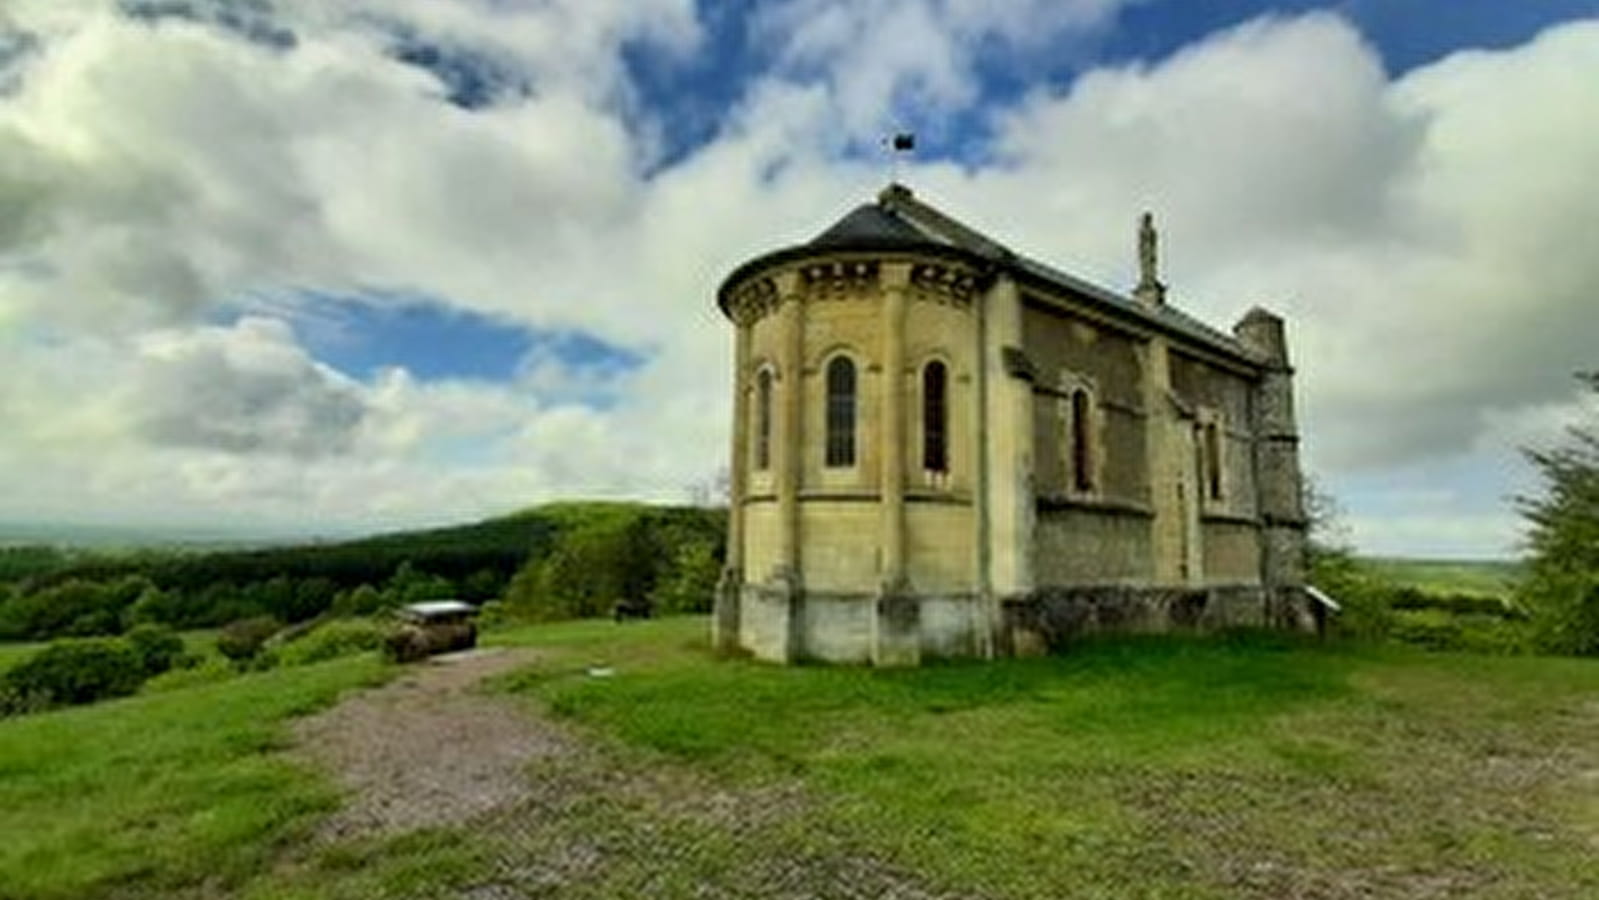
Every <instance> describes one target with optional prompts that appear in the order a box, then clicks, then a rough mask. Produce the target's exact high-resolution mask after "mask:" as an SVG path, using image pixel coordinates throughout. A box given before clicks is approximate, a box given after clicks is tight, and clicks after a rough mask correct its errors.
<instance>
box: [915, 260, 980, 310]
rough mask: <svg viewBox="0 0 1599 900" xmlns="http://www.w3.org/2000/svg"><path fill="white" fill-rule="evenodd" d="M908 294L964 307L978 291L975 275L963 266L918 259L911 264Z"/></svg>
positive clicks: (967, 306)
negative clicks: (909, 291)
mask: <svg viewBox="0 0 1599 900" xmlns="http://www.w3.org/2000/svg"><path fill="white" fill-rule="evenodd" d="M910 284H911V297H912V298H913V299H916V300H927V301H931V302H934V303H943V304H947V305H949V306H953V307H955V308H956V309H959V310H963V311H967V310H970V309H971V308H972V299H973V298H974V297H976V296H977V293H978V275H977V273H976V272H974V271H972V270H971V269H969V268H967V267H965V266H954V265H946V264H944V263H932V262H919V263H913V264H912V265H911V275H910Z"/></svg>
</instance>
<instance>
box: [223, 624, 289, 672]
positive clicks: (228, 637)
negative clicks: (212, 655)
mask: <svg viewBox="0 0 1599 900" xmlns="http://www.w3.org/2000/svg"><path fill="white" fill-rule="evenodd" d="M278 627H279V626H278V620H277V619H274V618H272V617H271V616H256V617H254V618H250V619H240V620H239V621H237V622H231V623H229V624H227V625H225V626H223V628H222V631H221V632H219V633H218V634H217V652H219V653H221V654H222V655H223V656H226V657H227V658H228V659H231V660H233V661H234V662H235V663H237V664H239V665H240V666H243V665H244V664H245V663H248V662H249V661H250V660H252V659H254V658H255V656H256V654H257V653H260V652H261V646H262V645H263V644H265V643H266V642H267V639H268V638H270V637H272V635H274V634H276V633H277V631H278Z"/></svg>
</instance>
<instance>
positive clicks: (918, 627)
mask: <svg viewBox="0 0 1599 900" xmlns="http://www.w3.org/2000/svg"><path fill="white" fill-rule="evenodd" d="M1301 593H1302V592H1301V591H1297V590H1294V589H1280V590H1277V591H1274V592H1271V591H1266V590H1264V589H1262V588H1260V587H1259V586H1256V585H1238V586H1215V587H1207V588H1168V587H1160V588H1157V587H1107V586H1084V587H1048V588H1041V589H1039V590H1036V591H1034V592H1032V593H1030V594H1027V595H1025V596H1022V597H1015V598H1009V599H1006V600H1004V601H1003V602H1001V603H1000V604H999V606H998V613H999V614H998V617H997V620H994V621H992V622H991V620H990V616H989V613H988V610H989V609H990V604H989V603H988V602H986V601H985V600H984V599H983V598H982V597H980V596H978V595H975V594H946V595H917V594H910V593H902V592H897V591H894V590H890V589H884V590H881V591H879V592H877V593H872V594H867V593H841V592H822V591H805V590H801V589H799V588H798V587H797V586H796V585H794V584H793V583H792V582H789V581H777V582H774V583H769V584H760V585H749V584H746V585H740V586H738V588H737V598H738V611H737V614H736V615H726V614H719V615H718V616H717V625H718V627H719V631H720V634H719V636H723V637H724V639H725V635H727V632H726V631H725V630H720V629H726V628H727V626H730V625H734V623H736V628H737V638H738V646H739V647H741V648H743V649H745V650H748V651H749V652H750V653H751V654H753V655H754V656H755V657H756V658H758V659H764V660H768V661H771V662H781V663H793V662H802V661H810V660H815V661H822V662H830V663H856V664H872V665H879V666H914V665H918V664H920V663H921V662H923V661H924V660H930V659H949V658H961V657H977V656H982V655H984V653H985V652H988V651H989V648H992V652H994V653H997V654H1000V655H1017V656H1027V655H1033V654H1037V653H1046V652H1050V651H1054V650H1059V649H1061V648H1063V647H1065V646H1066V645H1068V644H1069V643H1071V641H1072V640H1074V639H1077V638H1080V637H1084V636H1087V635H1091V634H1099V633H1109V632H1164V631H1176V630H1185V629H1196V630H1212V629H1219V628H1238V627H1276V628H1286V629H1289V630H1313V628H1314V623H1313V620H1311V619H1310V618H1309V616H1308V613H1307V614H1306V615H1303V616H1302V615H1299V614H1298V613H1297V612H1295V611H1296V610H1299V609H1300V608H1301V607H1305V608H1306V609H1307V610H1308V607H1307V606H1306V604H1305V603H1304V602H1303V600H1302V599H1301V598H1299V594H1301ZM720 612H721V610H719V613H720ZM991 630H992V632H993V633H990V632H991Z"/></svg>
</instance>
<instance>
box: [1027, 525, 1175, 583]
mask: <svg viewBox="0 0 1599 900" xmlns="http://www.w3.org/2000/svg"><path fill="white" fill-rule="evenodd" d="M1034 541H1035V542H1036V545H1037V552H1036V554H1035V556H1036V560H1037V562H1036V565H1037V572H1038V583H1039V584H1040V585H1055V586H1060V585H1102V584H1138V583H1144V582H1147V581H1148V580H1149V576H1150V572H1151V571H1152V569H1153V566H1154V563H1153V557H1152V553H1153V549H1152V547H1151V544H1150V532H1149V518H1148V517H1147V516H1142V515H1136V514H1129V513H1110V512H1104V511H1100V510H1093V509H1083V508H1068V509H1049V510H1043V511H1040V512H1039V514H1038V525H1037V532H1036V535H1035V537H1034Z"/></svg>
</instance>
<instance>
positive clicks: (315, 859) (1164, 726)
mask: <svg viewBox="0 0 1599 900" xmlns="http://www.w3.org/2000/svg"><path fill="white" fill-rule="evenodd" d="M705 630H706V623H705V621H704V620H703V619H700V618H692V619H670V620H664V621H655V622H648V623H639V624H629V625H627V626H622V627H618V626H616V625H613V624H611V623H609V622H580V623H570V624H562V625H551V626H539V627H527V628H517V629H513V630H507V631H498V632H490V633H489V634H488V635H486V642H487V643H491V644H507V645H524V646H532V647H536V648H538V650H539V653H538V654H537V657H536V661H535V662H534V663H533V665H531V666H530V667H529V668H526V669H523V670H520V671H517V672H513V673H510V674H508V675H505V676H502V677H501V678H499V679H498V680H497V681H496V682H495V683H494V684H493V685H491V688H492V689H494V690H498V691H501V692H504V693H506V694H508V695H509V696H510V697H511V698H513V699H518V698H519V699H520V700H521V701H523V702H526V703H528V704H530V705H531V706H533V707H535V708H539V709H543V710H546V711H553V712H554V713H555V714H556V715H557V716H559V717H561V718H563V719H565V720H566V721H567V722H569V723H570V724H571V725H572V726H573V727H575V728H576V729H577V730H578V732H579V733H580V734H584V735H587V736H588V737H589V738H590V739H591V740H592V741H593V742H594V744H593V745H592V746H590V747H589V748H588V749H586V750H584V751H583V752H581V753H578V754H576V755H574V756H572V757H569V758H565V759H554V760H542V761H538V762H535V763H533V764H532V768H530V770H529V777H531V778H534V779H537V780H540V781H541V782H545V783H550V784H555V783H561V782H564V783H567V784H568V785H569V787H568V789H566V790H564V791H556V792H555V794H553V795H551V796H552V797H553V798H554V799H552V800H551V801H550V802H549V803H547V804H546V805H542V806H540V805H535V806H533V807H529V808H527V809H525V810H521V811H513V812H511V813H507V814H505V815H504V816H502V817H500V818H497V819H495V820H493V821H492V822H487V823H479V824H476V825H473V826H470V827H464V828H454V829H435V830H430V831H424V832H420V833H417V834H413V835H408V836H401V837H397V838H388V839H365V840H358V841H349V842H345V843H340V844H335V845H333V846H330V847H311V846H309V845H307V844H306V843H305V842H304V841H303V840H302V839H303V838H304V837H305V836H306V835H307V834H308V833H309V831H310V829H311V828H312V827H314V825H315V823H316V822H317V821H318V820H319V818H320V817H321V815H323V814H325V813H326V812H327V811H328V810H330V809H331V808H332V806H333V804H334V803H335V802H336V801H335V795H334V793H333V792H332V791H331V790H330V787H329V784H328V782H327V781H326V780H325V779H323V778H320V777H318V776H317V775H316V774H315V773H312V772H308V771H306V770H304V769H302V768H298V767H296V766H294V765H292V764H290V763H289V762H287V761H286V759H285V757H283V756H282V755H281V754H280V753H278V750H280V749H281V748H282V747H283V745H284V743H283V742H284V736H285V734H286V730H285V723H284V720H285V719H286V718H287V717H290V716H293V715H296V714H300V713H303V712H306V711H309V710H311V709H314V708H316V707H318V706H320V705H322V704H324V703H326V702H328V701H329V700H331V699H332V698H333V697H335V696H336V695H337V694H338V693H339V692H340V691H342V690H345V689H347V688H350V687H352V686H355V685H359V684H363V683H367V682H370V681H372V680H373V679H376V678H379V677H381V674H382V673H383V672H384V671H387V670H385V669H383V668H382V667H381V666H380V665H379V664H377V663H376V662H374V661H372V660H371V659H369V658H366V659H363V658H355V659H345V660H339V661H335V662H331V663H327V664H322V665H317V666H310V667H304V668H290V669H281V670H275V671H273V672H269V673H265V674H260V675H247V676H241V677H238V678H235V679H232V680H230V681H227V682H225V683H219V684H211V685H202V686H198V687H182V686H175V687H174V688H173V689H171V690H169V691H167V692H163V693H159V694H155V695H151V696H140V697H135V698H130V699H128V700H123V701H116V702H113V703H107V704H102V705H100V706H95V707H86V708H81V709H74V710H67V711H62V712H56V713H49V714H45V715H40V716H35V717H28V718H23V719H16V720H10V721H4V722H0V833H4V834H5V835H7V838H6V840H5V841H0V896H4V897H6V898H8V900H9V898H11V897H13V896H15V897H18V898H56V897H89V898H93V897H114V898H122V897H157V896H193V897H200V896H214V895H218V894H231V895H237V896H242V897H248V898H272V900H288V898H345V897H348V898H363V900H364V898H372V897H420V896H427V897H432V896H457V895H461V894H463V893H465V892H468V891H472V890H476V889H482V890H481V891H479V892H478V894H474V895H482V896H499V894H496V893H494V892H493V886H495V885H499V884H506V885H510V887H509V888H507V890H509V891H510V893H509V894H507V895H508V896H519V895H521V894H519V893H517V892H518V891H520V892H521V893H526V894H528V895H531V896H546V895H548V896H562V897H596V898H598V897H614V896H662V897H690V896H698V895H703V893H704V891H703V889H705V888H709V889H712V890H711V892H712V893H713V894H715V895H725V896H762V895H766V894H770V893H772V890H771V885H772V884H773V881H772V879H773V878H776V879H777V880H778V881H782V877H784V876H783V874H782V873H784V872H790V873H798V875H794V876H789V877H797V878H800V879H802V881H801V882H800V883H801V884H805V885H811V884H813V881H811V879H820V878H822V877H823V876H824V875H827V874H828V873H829V872H831V876H830V878H831V880H830V881H827V882H826V883H828V884H831V885H833V886H834V887H833V888H829V889H818V890H816V891H813V892H811V893H814V894H815V895H818V896H838V895H843V894H849V895H851V896H856V895H861V896H864V895H869V894H871V893H873V888H872V887H871V885H872V884H876V883H875V882H870V881H869V880H867V879H869V878H870V877H874V873H879V872H883V871H887V872H897V873H908V875H909V876H913V877H914V879H915V880H916V882H917V883H918V884H921V885H924V886H926V887H928V888H929V889H930V890H932V891H934V892H936V891H938V890H950V891H954V892H962V891H965V892H981V893H982V895H984V896H991V897H995V898H1005V897H1016V898H1024V897H1094V898H1122V897H1126V898H1132V897H1138V898H1144V897H1182V898H1189V897H1195V898H1205V897H1213V898H1230V897H1253V898H1262V900H1264V898H1275V897H1281V896H1324V897H1340V896H1381V897H1397V898H1405V897H1435V896H1473V897H1504V898H1512V897H1518V898H1519V897H1581V896H1599V853H1596V852H1595V850H1596V848H1599V777H1595V773H1596V772H1599V699H1596V698H1599V663H1596V662H1594V661H1582V660H1564V659H1547V658H1535V657H1514V658H1498V657H1477V656H1463V655H1454V654H1424V653H1419V652H1413V651H1408V650H1404V649H1401V648H1379V649H1372V648H1345V647H1338V646H1318V645H1314V644H1302V643H1298V642H1295V641H1291V640H1287V639H1283V638H1277V637H1270V636H1236V637H1231V638H1225V637H1217V638H1211V639H1194V638H1175V637H1166V638H1160V637H1147V638H1123V639H1117V640H1107V641H1103V642H1098V643H1091V644H1085V645H1082V646H1079V647H1078V648H1076V649H1074V650H1073V652H1071V653H1070V654H1068V655H1065V656H1060V657H1054V658H1046V659H1027V660H1004V661H998V662H995V663H989V664H981V663H968V664H948V665H936V666H929V667H926V668H923V669H918V670H907V671H872V670H866V669H855V668H832V667H820V666H800V667H792V668H782V667H776V666H768V665H762V664H758V663H754V662H750V661H746V660H723V659H717V658H715V657H713V656H712V655H711V654H710V653H709V651H708V648H707V646H706V641H705ZM595 667H606V668H609V669H610V670H612V674H611V675H610V676H609V677H597V676H596V675H594V674H592V670H593V669H594V668H595ZM718 796H721V797H724V798H725V797H731V798H735V800H736V798H740V797H742V798H745V799H744V800H742V801H737V802H734V804H733V806H731V807H729V808H731V809H734V810H735V811H736V814H734V815H731V816H722V817H718V816H717V815H714V814H707V813H706V810H712V811H713V812H714V810H715V809H717V808H718V807H717V804H716V803H715V802H711V801H710V800H707V798H708V797H709V798H713V799H714V798H715V797H718ZM793 797H797V798H799V799H792V798H793ZM767 798H773V799H770V800H768V799H767ZM784 798H790V799H784ZM696 810H698V811H697V812H696ZM551 848H567V849H566V850H565V851H562V852H557V853H554V854H553V855H551ZM551 860H554V862H553V863H552V862H551ZM562 860H564V861H565V862H564V863H563V862H562ZM585 861H587V862H585ZM561 865H567V866H569V867H571V868H569V869H566V870H563V869H561ZM852 867H853V868H852ZM773 873H777V874H776V875H774V874H773ZM851 879H857V880H860V884H855V883H854V882H852V881H851ZM785 883H787V884H790V885H793V884H794V883H795V882H793V881H789V882H785ZM814 883H815V884H820V883H822V882H820V881H816V882H814ZM841 884H842V885H851V886H852V890H853V891H854V893H850V892H849V891H847V890H841V889H840V888H838V887H837V886H838V885H841ZM541 885H542V887H541ZM552 885H553V886H552ZM717 891H720V892H721V893H720V894H717V893H716V892H717ZM863 892H864V893H863ZM876 892H877V893H884V891H881V890H878V891H876ZM789 893H790V894H792V895H800V894H805V893H807V892H806V891H805V890H800V891H798V893H796V892H795V891H793V890H790V892H789Z"/></svg>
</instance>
